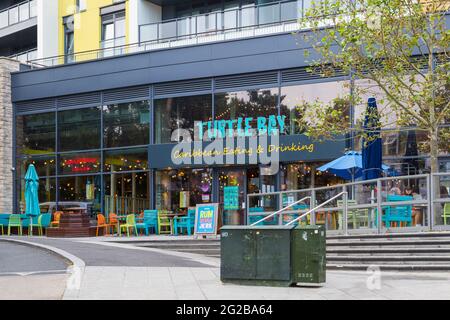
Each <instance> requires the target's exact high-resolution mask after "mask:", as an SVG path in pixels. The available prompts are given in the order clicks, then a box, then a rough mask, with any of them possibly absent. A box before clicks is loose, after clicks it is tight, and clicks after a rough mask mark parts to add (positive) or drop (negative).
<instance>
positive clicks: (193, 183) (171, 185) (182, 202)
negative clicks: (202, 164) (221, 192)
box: [155, 169, 212, 212]
mask: <svg viewBox="0 0 450 320" xmlns="http://www.w3.org/2000/svg"><path fill="white" fill-rule="evenodd" d="M155 181H156V182H155V188H156V209H158V210H169V211H175V212H176V211H186V210H187V209H188V208H189V207H195V206H196V205H197V204H201V203H210V202H211V201H212V172H211V170H210V169H178V170H176V169H173V170H164V171H157V172H156V177H155Z"/></svg>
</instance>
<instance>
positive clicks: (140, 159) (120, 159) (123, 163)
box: [104, 148, 148, 172]
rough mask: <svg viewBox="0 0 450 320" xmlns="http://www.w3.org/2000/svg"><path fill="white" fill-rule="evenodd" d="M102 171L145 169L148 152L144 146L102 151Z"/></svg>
mask: <svg viewBox="0 0 450 320" xmlns="http://www.w3.org/2000/svg"><path fill="white" fill-rule="evenodd" d="M104 161H105V167H104V171H105V172H107V171H108V172H109V171H115V172H117V171H136V170H147V166H148V154H147V149H146V148H137V149H119V150H108V151H105V153H104Z"/></svg>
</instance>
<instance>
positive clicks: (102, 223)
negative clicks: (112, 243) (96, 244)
mask: <svg viewBox="0 0 450 320" xmlns="http://www.w3.org/2000/svg"><path fill="white" fill-rule="evenodd" d="M109 227H110V224H108V223H106V218H105V216H104V215H102V214H101V213H100V214H98V215H97V232H96V235H97V237H98V229H100V228H105V234H108V233H109V232H108V229H109Z"/></svg>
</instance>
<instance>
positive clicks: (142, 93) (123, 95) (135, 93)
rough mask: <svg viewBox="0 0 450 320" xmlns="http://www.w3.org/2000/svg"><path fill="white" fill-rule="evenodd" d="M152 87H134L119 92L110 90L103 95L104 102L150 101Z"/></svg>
mask: <svg viewBox="0 0 450 320" xmlns="http://www.w3.org/2000/svg"><path fill="white" fill-rule="evenodd" d="M149 98H150V87H149V86H142V87H134V88H124V89H118V90H108V91H105V92H104V93H103V102H105V103H108V102H117V101H121V100H134V99H149Z"/></svg>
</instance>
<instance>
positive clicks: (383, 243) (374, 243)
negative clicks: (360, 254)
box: [327, 239, 450, 247]
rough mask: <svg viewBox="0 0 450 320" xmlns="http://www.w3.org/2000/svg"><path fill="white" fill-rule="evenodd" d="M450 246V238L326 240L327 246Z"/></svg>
mask: <svg viewBox="0 0 450 320" xmlns="http://www.w3.org/2000/svg"><path fill="white" fill-rule="evenodd" d="M431 245H433V246H434V245H436V246H450V239H430V240H428V239H420V240H416V239H414V240H412V239H404V240H392V239H390V240H376V241H370V240H364V241H363V240H359V241H355V240H353V241H349V240H341V241H327V247H336V246H352V247H360V246H383V247H385V246H431Z"/></svg>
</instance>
